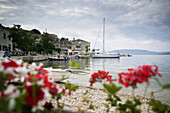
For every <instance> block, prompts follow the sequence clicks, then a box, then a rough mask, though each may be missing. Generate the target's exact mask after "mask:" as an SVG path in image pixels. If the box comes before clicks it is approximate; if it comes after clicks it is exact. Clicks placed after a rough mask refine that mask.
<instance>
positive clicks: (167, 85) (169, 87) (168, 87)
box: [162, 84, 170, 89]
mask: <svg viewBox="0 0 170 113" xmlns="http://www.w3.org/2000/svg"><path fill="white" fill-rule="evenodd" d="M162 88H163V89H170V84H166V85H163V86H162Z"/></svg>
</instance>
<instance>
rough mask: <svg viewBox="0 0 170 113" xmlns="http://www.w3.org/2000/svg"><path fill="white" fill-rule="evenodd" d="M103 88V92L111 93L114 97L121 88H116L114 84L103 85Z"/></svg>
mask: <svg viewBox="0 0 170 113" xmlns="http://www.w3.org/2000/svg"><path fill="white" fill-rule="evenodd" d="M103 86H104V88H105V90H106V91H108V92H109V93H111V94H112V95H115V94H116V92H118V91H119V90H120V89H121V88H122V87H121V86H118V87H117V86H116V85H115V84H114V83H110V84H106V83H104V84H103Z"/></svg>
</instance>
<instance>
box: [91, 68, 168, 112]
mask: <svg viewBox="0 0 170 113" xmlns="http://www.w3.org/2000/svg"><path fill="white" fill-rule="evenodd" d="M108 74H109V72H105V71H100V70H99V71H98V72H97V73H96V72H95V73H93V74H92V75H91V78H90V79H89V82H90V86H92V85H93V84H94V83H96V82H101V83H102V81H103V80H105V79H106V80H107V81H109V84H107V83H103V87H104V89H105V90H106V91H107V93H108V97H107V99H106V101H108V104H105V106H106V108H107V112H109V111H110V106H112V107H116V110H117V111H119V112H120V113H125V112H128V113H140V112H141V109H140V105H141V104H142V102H141V101H140V100H139V99H137V98H136V97H135V96H134V90H135V88H137V84H138V83H139V84H142V83H144V82H146V83H147V87H148V86H149V79H155V80H156V81H157V82H158V84H159V85H160V87H161V90H159V91H162V90H163V89H169V88H170V84H167V85H162V84H161V83H160V82H159V80H158V79H157V76H159V77H162V75H161V74H160V73H159V72H158V67H157V66H156V65H143V66H138V68H136V69H128V71H126V72H121V73H118V77H119V78H118V82H119V83H120V84H122V85H124V86H125V87H132V97H133V100H127V101H126V102H125V103H122V100H121V99H120V98H119V97H118V96H117V92H118V91H120V90H121V88H122V86H116V85H115V84H114V83H113V81H116V79H112V75H108ZM146 89H147V88H146ZM146 91H147V90H145V92H144V96H145V94H146ZM159 91H155V92H151V99H150V101H149V102H148V105H149V106H150V107H151V108H152V110H153V111H154V112H157V113H166V112H167V113H168V112H170V106H169V105H166V104H162V103H161V102H160V101H156V100H155V99H154V93H156V92H159Z"/></svg>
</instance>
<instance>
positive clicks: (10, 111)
mask: <svg viewBox="0 0 170 113" xmlns="http://www.w3.org/2000/svg"><path fill="white" fill-rule="evenodd" d="M47 74H48V75H47ZM49 75H50V72H48V71H47V70H45V69H44V68H43V64H39V65H36V64H35V63H32V64H31V65H29V66H28V65H27V64H26V63H23V62H22V61H21V60H20V61H14V60H11V59H4V60H3V61H1V62H0V112H1V113H31V112H37V113H41V112H43V113H44V112H51V113H52V112H53V110H52V109H53V105H52V103H50V102H46V103H45V104H44V105H43V104H42V101H44V99H46V98H49V97H51V98H53V99H55V100H56V101H57V106H58V108H57V110H58V112H61V110H62V108H63V106H62V105H60V103H59V101H58V100H59V99H60V98H61V96H64V95H70V94H71V91H75V90H76V89H77V88H78V86H72V85H71V84H70V83H67V84H66V85H65V86H62V85H60V84H56V83H54V82H53V79H52V78H50V77H49ZM15 83H20V85H14V84H15Z"/></svg>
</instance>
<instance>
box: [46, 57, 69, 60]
mask: <svg viewBox="0 0 170 113" xmlns="http://www.w3.org/2000/svg"><path fill="white" fill-rule="evenodd" d="M48 59H49V60H51V61H52V60H55V61H67V60H70V58H69V57H68V56H59V57H48Z"/></svg>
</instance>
